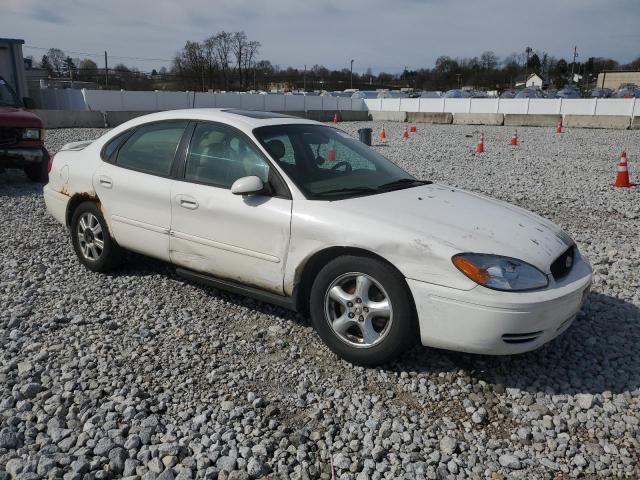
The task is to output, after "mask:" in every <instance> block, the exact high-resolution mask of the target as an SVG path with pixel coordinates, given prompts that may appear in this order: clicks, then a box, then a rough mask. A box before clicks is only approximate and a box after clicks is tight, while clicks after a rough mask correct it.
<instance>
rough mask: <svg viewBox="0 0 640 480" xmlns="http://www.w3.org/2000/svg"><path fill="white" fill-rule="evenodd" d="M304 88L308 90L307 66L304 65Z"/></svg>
mask: <svg viewBox="0 0 640 480" xmlns="http://www.w3.org/2000/svg"><path fill="white" fill-rule="evenodd" d="M302 90H303V91H305V92H306V91H307V66H306V65H305V66H304V74H303V75H302Z"/></svg>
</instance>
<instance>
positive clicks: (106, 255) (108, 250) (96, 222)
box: [71, 202, 122, 272]
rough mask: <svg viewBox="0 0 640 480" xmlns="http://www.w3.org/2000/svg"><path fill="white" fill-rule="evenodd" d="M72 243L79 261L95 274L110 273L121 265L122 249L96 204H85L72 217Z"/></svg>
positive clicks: (79, 206)
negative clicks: (110, 232)
mask: <svg viewBox="0 0 640 480" xmlns="http://www.w3.org/2000/svg"><path fill="white" fill-rule="evenodd" d="M71 242H72V243H73V249H74V250H75V252H76V255H77V256H78V260H80V263H82V264H83V265H84V266H85V267H87V268H88V269H89V270H91V271H94V272H108V271H110V270H113V269H114V268H115V267H117V266H118V265H119V264H120V261H121V259H122V249H121V248H120V246H119V245H118V244H117V243H116V242H115V240H114V239H113V238H111V235H110V234H109V228H108V226H107V222H106V221H105V219H104V217H103V216H102V213H101V212H100V209H99V208H98V206H97V205H96V204H95V203H94V202H83V203H81V204H80V205H78V207H77V208H76V209H75V211H74V212H73V216H72V217H71Z"/></svg>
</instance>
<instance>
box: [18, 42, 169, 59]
mask: <svg viewBox="0 0 640 480" xmlns="http://www.w3.org/2000/svg"><path fill="white" fill-rule="evenodd" d="M24 47H25V48H31V49H33V50H44V51H48V50H49V48H46V47H37V46H35V45H25V46H24ZM62 51H63V52H64V53H72V54H74V55H86V56H87V57H102V56H103V55H104V53H91V52H76V51H73V50H62ZM109 58H122V59H126V60H137V61H150V62H172V61H173V59H168V58H149V57H127V56H124V55H111V54H109Z"/></svg>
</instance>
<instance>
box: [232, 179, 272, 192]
mask: <svg viewBox="0 0 640 480" xmlns="http://www.w3.org/2000/svg"><path fill="white" fill-rule="evenodd" d="M263 192H264V183H262V180H260V179H259V178H258V177H256V176H255V175H251V176H249V177H242V178H239V179H237V180H236V181H235V182H233V185H231V193H233V194H234V195H255V194H259V193H263Z"/></svg>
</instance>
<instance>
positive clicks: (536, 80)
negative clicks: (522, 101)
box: [525, 73, 544, 88]
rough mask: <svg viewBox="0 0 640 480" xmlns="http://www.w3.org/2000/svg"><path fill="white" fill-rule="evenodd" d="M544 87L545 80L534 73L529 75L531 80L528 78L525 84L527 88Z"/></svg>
mask: <svg viewBox="0 0 640 480" xmlns="http://www.w3.org/2000/svg"><path fill="white" fill-rule="evenodd" d="M543 85H544V79H543V78H542V77H541V76H540V75H538V74H537V73H532V74H531V75H529V78H527V81H526V84H525V86H526V87H527V88H542V86H543Z"/></svg>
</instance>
